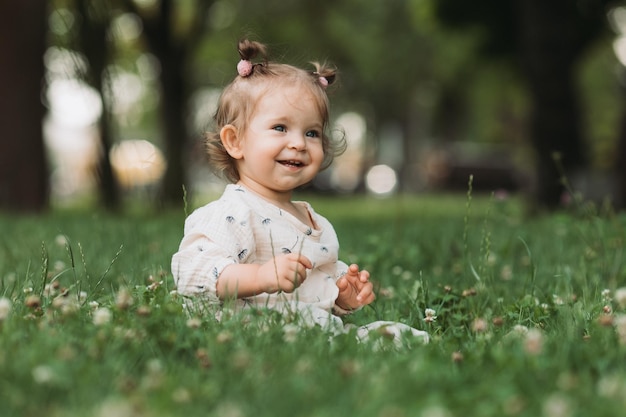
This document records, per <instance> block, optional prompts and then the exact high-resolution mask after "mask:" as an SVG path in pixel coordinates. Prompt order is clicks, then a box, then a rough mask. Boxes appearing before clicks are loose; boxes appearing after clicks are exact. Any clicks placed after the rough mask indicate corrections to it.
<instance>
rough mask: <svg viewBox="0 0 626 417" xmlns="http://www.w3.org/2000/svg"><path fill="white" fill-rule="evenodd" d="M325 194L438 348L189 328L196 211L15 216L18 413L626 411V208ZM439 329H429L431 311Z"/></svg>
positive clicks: (398, 312)
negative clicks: (190, 214) (529, 208)
mask: <svg viewBox="0 0 626 417" xmlns="http://www.w3.org/2000/svg"><path fill="white" fill-rule="evenodd" d="M305 198H307V199H308V200H309V201H310V202H311V203H312V204H313V206H314V207H315V208H316V210H317V211H318V212H320V213H321V214H323V215H325V216H326V217H328V218H329V219H330V220H331V222H332V223H333V224H334V225H335V228H336V231H337V234H338V236H339V239H340V243H341V245H342V246H341V254H340V257H341V259H343V260H345V261H347V262H356V263H358V264H359V265H360V266H361V267H363V268H366V269H368V270H369V271H370V272H371V274H372V278H373V280H374V281H375V283H376V286H377V292H378V298H377V300H376V302H375V303H374V304H373V305H371V306H368V307H367V308H365V309H363V310H361V311H359V312H357V313H355V314H353V315H351V316H348V317H347V318H346V321H347V322H351V323H355V324H357V325H358V324H365V323H368V322H371V321H374V320H394V321H399V322H403V323H406V324H409V325H411V326H413V327H416V328H419V329H423V330H427V331H428V332H429V333H430V335H431V343H430V344H428V345H425V346H422V345H420V344H418V343H415V342H413V341H411V340H406V343H405V346H403V347H401V348H398V347H395V346H394V345H392V344H391V343H388V342H387V340H386V338H385V337H384V336H383V335H381V336H380V338H379V339H378V340H373V341H372V342H371V343H357V342H356V340H355V336H354V334H347V335H342V336H337V337H334V338H332V339H330V338H329V335H328V334H327V333H325V332H324V331H323V330H322V329H320V328H310V329H303V330H300V331H299V332H296V333H293V332H292V331H291V330H290V329H291V327H290V326H288V325H287V326H285V325H284V324H282V323H281V321H280V319H279V318H278V317H276V315H275V314H272V313H269V312H264V313H262V312H257V313H254V314H251V313H241V314H234V315H232V316H228V315H225V316H224V317H223V319H222V321H221V322H216V321H215V319H214V318H213V317H212V316H210V315H205V316H191V317H190V316H189V315H187V314H186V313H185V312H183V309H182V301H181V298H180V296H178V295H177V294H176V292H175V291H174V290H175V288H174V285H173V280H172V277H171V274H170V272H169V263H170V258H171V255H172V253H173V252H174V251H175V250H176V248H177V246H178V243H179V241H180V238H181V234H182V225H183V221H184V218H185V214H184V212H183V211H182V210H181V211H180V212H167V213H142V214H137V213H132V214H126V215H123V216H121V215H120V216H114V215H110V214H106V213H101V212H87V211H75V212H72V211H57V212H54V213H50V214H47V215H45V216H40V217H35V216H12V215H8V214H3V215H0V230H1V231H2V235H1V237H0V416H64V417H65V416H81V417H83V416H97V417H100V416H102V417H105V416H107V417H109V416H110V417H130V416H219V417H240V416H241V417H243V416H251V417H261V416H316V417H317V416H319V417H321V416H333V417H336V416H376V417H403V416H407V417H408V416H420V417H422V416H423V417H452V416H554V417H567V416H591V415H593V416H617V415H622V413H623V410H624V409H625V407H626V319H625V318H624V317H626V294H625V292H626V289H621V288H622V287H626V261H625V259H624V256H625V255H626V254H625V252H624V250H625V248H624V239H625V237H626V233H625V232H626V231H625V229H626V216H625V215H614V214H606V213H598V211H597V210H594V209H593V208H590V207H579V208H578V209H576V210H573V211H572V212H571V213H567V214H566V213H560V214H553V215H550V216H542V217H537V218H532V219H529V218H525V217H524V215H523V213H522V210H521V208H520V205H519V204H518V202H516V201H515V200H505V201H499V200H493V199H491V198H488V197H480V196H473V197H472V198H467V197H466V196H462V195H461V196H438V197H419V196H418V197H396V198H393V199H387V200H375V199H367V198H365V197H358V198H332V199H331V198H327V197H320V196H314V197H311V198H308V196H307V197H305ZM427 308H428V309H432V310H434V315H435V316H436V319H434V320H431V321H428V320H425V318H426V316H425V310H426V309H427Z"/></svg>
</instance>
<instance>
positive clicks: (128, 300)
mask: <svg viewBox="0 0 626 417" xmlns="http://www.w3.org/2000/svg"><path fill="white" fill-rule="evenodd" d="M133 302H134V300H133V296H132V295H131V293H130V291H129V290H128V288H126V287H121V288H120V289H119V291H118V292H117V295H116V296H115V305H116V306H117V308H119V309H120V310H126V309H127V308H128V307H130V306H132V305H133Z"/></svg>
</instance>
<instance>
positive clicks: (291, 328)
mask: <svg viewBox="0 0 626 417" xmlns="http://www.w3.org/2000/svg"><path fill="white" fill-rule="evenodd" d="M299 331H300V328H299V327H298V326H296V325H295V324H285V325H284V326H283V333H284V334H283V340H284V341H285V342H288V343H293V342H295V341H296V339H297V338H298V333H299Z"/></svg>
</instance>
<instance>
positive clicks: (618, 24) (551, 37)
mask: <svg viewBox="0 0 626 417" xmlns="http://www.w3.org/2000/svg"><path fill="white" fill-rule="evenodd" d="M0 23H1V24H0V57H1V60H2V65H0V132H1V134H2V139H1V140H0V209H5V210H12V211H42V210H46V209H48V208H50V207H54V206H56V205H63V204H72V203H75V202H85V201H87V202H89V203H90V204H93V205H99V206H103V207H106V208H108V209H111V210H116V209H118V208H120V207H121V206H122V205H123V204H124V202H125V201H126V200H127V199H129V198H135V199H136V198H139V199H141V200H142V201H147V202H149V203H150V204H153V205H156V206H158V207H166V206H172V205H182V204H183V203H184V200H185V198H186V197H185V196H184V194H185V193H187V194H191V195H196V194H202V193H206V192H212V191H215V190H220V189H221V187H222V183H221V182H220V180H218V179H216V178H214V177H213V176H212V175H211V174H210V171H209V169H208V167H207V165H206V161H205V159H204V150H203V142H202V134H203V132H204V131H206V130H209V129H210V128H211V118H212V115H213V112H214V110H215V103H216V100H217V97H218V96H219V94H220V91H221V88H222V87H223V86H224V85H225V84H227V83H228V82H229V81H230V80H231V79H232V78H233V77H234V76H235V74H236V68H235V67H236V64H237V62H238V60H239V57H238V55H237V53H236V42H237V40H238V39H240V38H242V37H250V38H252V39H254V40H260V41H262V42H264V43H266V44H268V45H269V47H270V51H271V58H274V59H276V60H279V61H283V62H288V63H292V64H294V65H298V66H304V67H306V66H307V65H308V63H309V62H310V61H313V60H321V61H324V60H326V61H329V62H331V63H333V64H334V65H335V66H337V68H338V69H339V71H340V79H339V82H338V87H337V88H334V89H333V90H332V92H331V101H332V108H331V111H332V122H333V126H334V127H335V128H337V129H341V130H343V131H345V133H346V135H347V139H348V144H349V148H348V151H347V152H346V153H345V154H344V155H343V156H342V157H341V158H339V159H338V160H337V161H336V163H335V164H334V165H333V167H331V168H330V169H328V170H327V171H324V172H323V174H321V175H320V176H319V178H318V179H317V180H316V182H315V183H314V184H312V187H311V191H316V192H320V193H339V194H351V193H368V194H371V195H379V196H385V195H393V194H395V193H439V192H466V191H467V189H468V181H469V177H470V175H471V176H472V178H473V180H472V187H473V189H474V190H478V191H486V192H494V193H497V195H498V196H502V195H512V194H515V195H520V196H523V198H524V201H526V202H527V203H528V205H529V207H533V208H536V209H555V208H558V207H561V206H562V205H563V204H565V203H566V202H567V200H568V198H571V197H572V196H571V193H572V192H576V193H581V195H582V196H583V198H588V199H592V200H597V201H609V202H610V203H611V204H612V205H613V206H614V207H616V208H624V207H625V206H626V72H625V65H626V1H609V0H550V1H546V0H475V1H472V2H465V1H459V0H456V1H455V0H385V1H382V0H381V1H373V0H334V1H329V0H317V1H313V0H280V1H278V0H266V1H252V0H98V1H93V0H49V1H43V0H20V1H12V0H2V2H1V3H0Z"/></svg>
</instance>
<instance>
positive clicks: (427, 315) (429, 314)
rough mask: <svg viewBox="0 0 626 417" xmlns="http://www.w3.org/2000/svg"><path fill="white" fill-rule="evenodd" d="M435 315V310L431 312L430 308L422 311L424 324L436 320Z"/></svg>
mask: <svg viewBox="0 0 626 417" xmlns="http://www.w3.org/2000/svg"><path fill="white" fill-rule="evenodd" d="M436 314H437V312H436V311H435V310H433V309H432V308H427V309H426V310H424V316H425V317H424V321H425V322H426V323H432V322H433V321H435V320H437V316H436Z"/></svg>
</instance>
